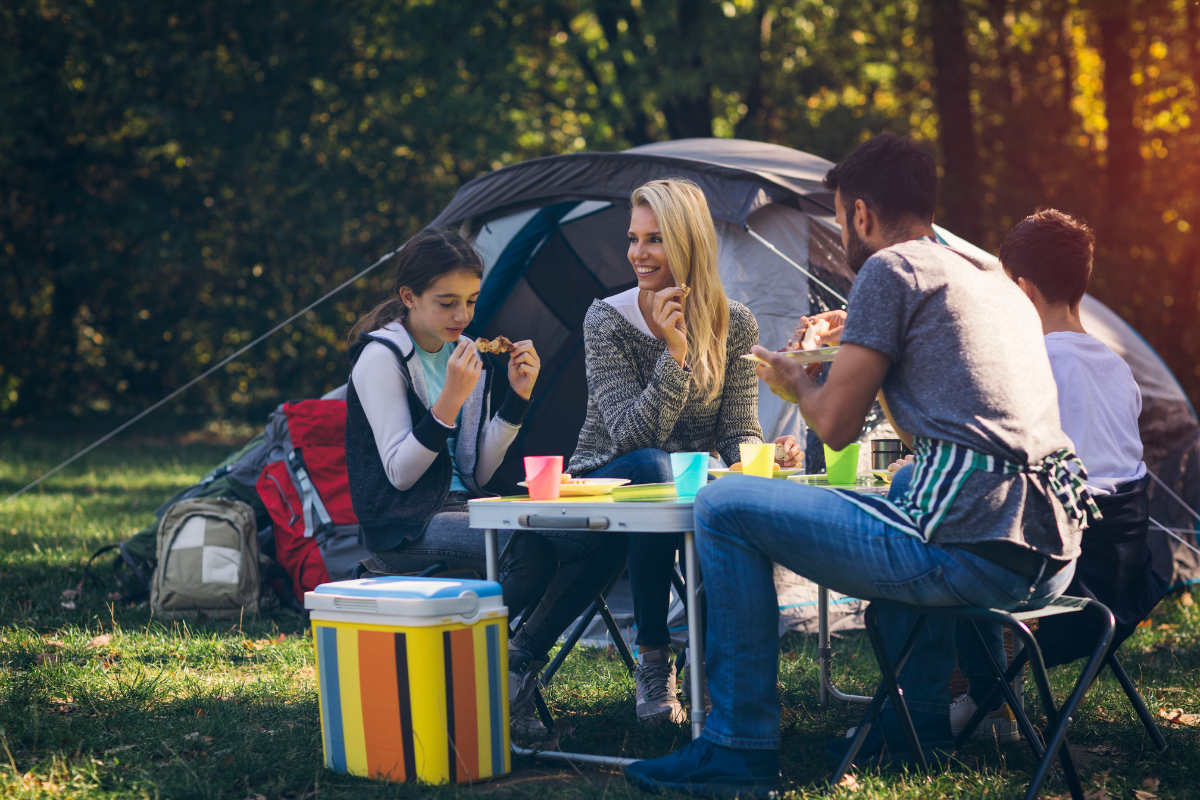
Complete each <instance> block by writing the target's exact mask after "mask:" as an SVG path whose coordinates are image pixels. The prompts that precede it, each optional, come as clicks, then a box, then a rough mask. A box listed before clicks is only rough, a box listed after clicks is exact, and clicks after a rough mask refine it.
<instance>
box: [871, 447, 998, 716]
mask: <svg viewBox="0 0 1200 800" xmlns="http://www.w3.org/2000/svg"><path fill="white" fill-rule="evenodd" d="M912 473H913V467H912V465H911V464H909V465H907V466H904V467H901V468H900V469H899V470H897V471H896V474H895V475H894V476H893V477H892V485H891V488H890V489H888V499H889V500H893V501H895V500H899V499H900V498H901V497H903V496H904V492H905V491H907V490H908V485H909V483H911V482H912ZM879 618H880V621H881V623H886V624H888V625H895V626H899V627H901V628H906V626H909V625H912V624H913V623H914V622H916V620H917V618H916V616H915V615H912V614H906V613H904V612H902V611H883V612H880V617H879ZM930 621H932V620H930ZM949 621H950V622H953V623H955V633H954V640H955V650H956V652H957V653H958V669H959V671H960V672H961V673H962V674H963V677H965V678H966V679H967V680H968V681H970V682H971V690H970V694H971V696H972V698H974V699H975V701H976V702H982V701H983V699H984V696H985V695H986V694H987V692H988V689H989V687H990V686H991V679H992V671H991V669H990V668H989V667H988V662H987V657H986V656H984V654H983V651H982V650H980V648H979V642H978V641H977V640H976V639H975V634H974V633H973V632H972V630H971V627H972V626H971V624H970V623H967V622H959V621H958V620H949ZM979 633H980V635H981V636H982V637H983V641H984V644H985V645H986V646H987V649H988V650H990V651H991V652H992V657H993V658H994V659H996V663H997V664H999V665H1001V666H1005V665H1007V663H1008V655H1007V654H1006V653H1005V652H1004V628H1003V627H1001V626H1000V625H993V624H988V623H980V624H979ZM951 699H953V698H951ZM888 705H891V701H890V700H889V701H888Z"/></svg>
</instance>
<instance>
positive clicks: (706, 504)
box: [696, 476, 1074, 749]
mask: <svg viewBox="0 0 1200 800" xmlns="http://www.w3.org/2000/svg"><path fill="white" fill-rule="evenodd" d="M696 544H697V547H698V549H699V555H700V566H701V569H702V570H703V573H704V584H705V587H706V591H707V594H708V597H709V604H708V609H709V610H708V629H707V640H708V652H707V659H706V667H707V671H708V689H709V694H710V695H711V697H712V702H713V712H712V714H711V715H710V716H709V717H708V721H707V724H706V726H705V729H704V735H705V736H707V737H708V738H709V739H711V740H712V741H714V742H716V743H717V744H721V745H725V746H727V747H737V748H745V749H775V748H778V747H779V697H778V694H777V691H776V676H777V672H778V666H779V637H778V622H779V607H778V600H777V598H776V595H775V585H774V582H773V564H774V563H779V564H782V565H784V566H785V567H787V568H788V569H790V570H792V571H794V572H797V573H799V574H800V575H803V576H804V577H806V578H808V579H809V580H811V581H814V582H815V583H819V584H821V585H822V586H827V587H829V588H830V589H833V590H835V591H838V592H841V593H843V594H847V595H850V596H851V597H862V598H884V599H888V600H896V601H900V602H904V603H912V604H915V605H924V606H952V605H972V606H987V607H991V608H1003V609H1009V610H1012V609H1021V608H1031V607H1037V606H1039V605H1044V604H1045V603H1047V602H1049V601H1050V600H1051V599H1053V598H1054V597H1056V596H1058V595H1060V594H1062V592H1063V591H1064V590H1065V589H1066V587H1067V584H1069V583H1070V581H1071V576H1072V574H1073V573H1074V566H1073V565H1071V566H1068V567H1066V568H1064V569H1062V570H1060V571H1059V572H1057V573H1056V574H1054V575H1053V576H1051V577H1049V578H1047V579H1044V580H1041V581H1037V582H1031V581H1030V580H1029V579H1027V578H1022V577H1021V576H1019V575H1016V574H1015V573H1012V572H1010V571H1009V570H1007V569H1005V568H1003V567H1001V566H999V565H997V564H993V563H992V562H990V561H988V560H986V559H984V558H980V557H978V556H976V555H973V554H971V553H967V552H965V551H963V550H961V549H958V548H954V547H936V546H931V545H927V544H925V543H924V542H922V541H920V540H918V539H915V538H913V537H911V536H909V535H907V534H905V533H902V532H901V531H898V530H896V529H895V528H891V527H889V526H887V525H884V524H883V523H882V522H880V521H878V520H876V519H875V518H874V517H872V516H870V515H869V514H867V513H866V512H865V511H862V510H860V509H859V508H858V507H857V506H856V505H854V504H853V503H851V502H850V501H849V500H846V499H845V498H844V497H841V496H839V495H838V494H836V493H835V492H832V491H829V490H827V489H822V488H818V487H814V486H803V485H800V484H795V483H789V482H787V481H781V480H770V479H765V478H752V477H744V476H730V477H726V478H722V479H721V480H719V481H716V482H714V483H712V484H710V485H708V486H706V487H705V488H703V489H701V490H700V493H699V494H698V495H697V497H696ZM880 621H881V627H883V623H884V620H883V619H881V620H880ZM953 625H954V621H953V620H947V619H944V618H940V617H930V618H929V620H928V623H927V624H926V626H925V629H924V632H923V633H922V634H921V638H920V639H919V641H918V643H917V647H916V649H915V650H914V651H913V654H912V656H911V657H910V658H909V660H908V663H907V664H905V667H904V669H903V670H902V671H901V673H900V684H901V686H902V687H903V688H904V696H905V701H906V702H907V703H908V705H909V707H910V708H911V709H912V710H914V711H929V712H933V713H943V714H944V713H948V703H949V697H948V682H949V679H950V674H951V672H953V670H954V644H955V642H954V628H953ZM883 630H884V636H885V638H886V639H887V643H888V648H889V649H890V650H892V651H893V652H895V650H897V649H898V648H899V645H900V643H901V642H902V640H903V638H904V637H905V636H906V635H907V633H908V627H907V626H902V625H896V624H888V625H887V626H886V627H883Z"/></svg>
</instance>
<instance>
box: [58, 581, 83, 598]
mask: <svg viewBox="0 0 1200 800" xmlns="http://www.w3.org/2000/svg"><path fill="white" fill-rule="evenodd" d="M81 594H83V584H82V583H81V584H79V585H78V586H76V587H75V588H74V589H63V593H62V596H63V599H64V600H74V599H75V598H76V597H79V595H81Z"/></svg>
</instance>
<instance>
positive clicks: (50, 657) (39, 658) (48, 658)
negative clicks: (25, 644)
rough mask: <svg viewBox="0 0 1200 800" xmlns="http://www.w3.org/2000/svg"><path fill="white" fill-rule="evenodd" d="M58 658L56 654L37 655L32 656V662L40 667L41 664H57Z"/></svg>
mask: <svg viewBox="0 0 1200 800" xmlns="http://www.w3.org/2000/svg"><path fill="white" fill-rule="evenodd" d="M59 658H60V656H59V655H58V653H38V654H37V655H36V656H34V661H36V662H37V665H38V666H39V667H40V666H42V665H43V664H57V663H58V660H59Z"/></svg>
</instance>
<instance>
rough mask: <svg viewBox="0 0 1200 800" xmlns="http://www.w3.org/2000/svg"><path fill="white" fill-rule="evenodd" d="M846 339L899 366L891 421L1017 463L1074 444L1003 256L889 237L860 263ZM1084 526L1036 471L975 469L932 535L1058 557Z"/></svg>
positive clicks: (1074, 552) (1031, 319) (1071, 554)
mask: <svg viewBox="0 0 1200 800" xmlns="http://www.w3.org/2000/svg"><path fill="white" fill-rule="evenodd" d="M848 305H849V315H848V317H847V319H846V329H845V331H844V332H843V334H842V343H843V344H856V345H862V346H864V347H869V348H871V349H872V350H878V351H879V352H881V353H883V354H884V355H886V356H887V357H888V358H890V359H891V361H892V364H891V367H890V368H889V370H888V373H887V375H886V377H885V378H884V381H883V394H884V399H885V400H886V401H887V404H888V407H889V410H890V411H891V413H892V417H893V419H894V420H895V422H896V424H897V425H898V426H899V427H900V428H901V429H903V430H905V431H907V432H909V433H911V434H913V435H914V436H920V437H925V438H929V439H940V440H942V441H947V442H953V443H955V444H958V445H961V446H964V447H968V448H970V449H972V450H975V451H977V452H980V453H984V454H987V455H993V456H996V457H998V458H1003V459H1006V460H1008V461H1012V462H1015V463H1018V464H1035V463H1038V462H1040V461H1041V460H1042V459H1043V458H1045V457H1046V456H1048V455H1050V454H1051V453H1053V452H1055V451H1056V450H1059V449H1060V448H1068V449H1070V448H1071V447H1072V445H1071V440H1070V439H1068V438H1067V436H1066V434H1064V433H1063V432H1062V428H1061V426H1060V424H1059V417H1058V389H1057V386H1056V385H1055V383H1054V375H1053V373H1052V372H1051V371H1050V359H1049V357H1048V356H1047V355H1046V346H1045V343H1044V342H1043V340H1042V324H1041V320H1040V319H1039V318H1038V315H1037V312H1036V311H1035V310H1034V308H1033V305H1032V304H1031V303H1030V302H1029V300H1028V299H1027V298H1026V297H1025V295H1024V294H1023V293H1022V292H1021V290H1020V289H1018V288H1017V286H1016V285H1015V284H1013V283H1012V281H1010V280H1009V279H1008V277H1007V276H1006V275H1005V274H1004V271H1003V270H1002V269H1001V268H1000V267H999V265H998V264H986V263H977V262H975V261H968V260H967V259H966V258H965V257H964V256H962V255H960V254H958V253H956V252H954V251H952V250H950V249H949V248H947V247H945V246H943V245H940V244H935V243H933V242H931V241H929V240H924V239H920V240H913V241H909V242H904V243H901V244H897V245H893V246H892V247H889V248H887V249H885V250H881V251H879V252H878V253H876V254H875V255H874V256H872V257H871V258H870V259H869V260H868V261H867V262H866V264H864V265H863V267H862V270H860V272H859V274H858V277H857V278H856V279H855V281H854V286H853V288H852V289H851V291H850V298H849V304H848ZM1079 539H1080V531H1079V528H1078V526H1077V525H1075V524H1074V523H1072V522H1070V521H1069V519H1068V518H1067V516H1066V514H1065V513H1064V511H1063V509H1062V505H1061V504H1060V503H1059V502H1058V500H1057V499H1056V498H1053V496H1048V495H1047V492H1046V491H1045V490H1044V489H1043V488H1042V485H1041V483H1040V482H1039V481H1038V480H1036V479H1034V478H1033V477H1031V476H1029V475H1025V474H1022V475H999V474H995V473H990V472H982V471H976V472H974V473H972V474H971V476H970V477H969V478H967V480H966V481H965V482H964V483H963V486H962V488H961V489H960V490H959V493H958V495H957V497H956V498H955V500H954V502H953V504H952V505H951V507H950V510H949V511H948V512H947V513H946V516H945V517H944V518H943V520H942V522H941V524H940V525H939V526H938V528H937V530H936V532H935V533H934V536H933V541H934V542H935V543H937V544H964V543H979V542H985V541H997V540H1006V541H1009V542H1013V543H1016V544H1019V545H1022V546H1025V547H1030V548H1032V549H1034V550H1036V551H1037V552H1039V553H1040V554H1042V555H1045V556H1050V557H1052V558H1059V559H1063V558H1075V557H1076V556H1078V555H1079Z"/></svg>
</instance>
